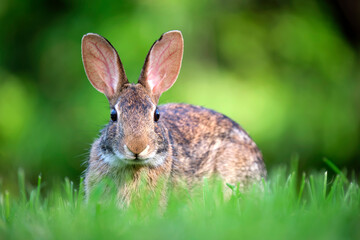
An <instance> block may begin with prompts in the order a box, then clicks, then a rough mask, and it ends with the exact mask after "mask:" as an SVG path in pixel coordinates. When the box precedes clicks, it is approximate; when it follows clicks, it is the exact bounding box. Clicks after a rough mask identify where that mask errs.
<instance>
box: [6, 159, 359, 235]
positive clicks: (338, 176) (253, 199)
mask: <svg viewBox="0 0 360 240" xmlns="http://www.w3.org/2000/svg"><path fill="white" fill-rule="evenodd" d="M328 163H329V173H328V172H327V171H323V172H314V173H309V174H306V173H302V174H300V175H299V173H298V172H297V169H296V164H293V167H290V169H288V170H287V169H286V168H285V167H278V168H275V169H273V170H271V171H270V173H269V176H268V179H267V180H264V181H263V182H262V183H259V184H256V185H253V186H252V187H251V188H250V189H249V190H248V191H246V192H240V191H238V189H237V187H236V186H233V185H229V184H228V185H224V184H223V183H221V182H219V181H210V180H209V179H204V180H203V182H202V184H201V186H199V187H197V188H193V189H191V190H189V189H186V188H176V189H171V190H170V191H169V199H168V204H167V207H163V206H161V204H159V201H160V197H159V194H157V192H156V191H155V192H154V193H153V194H147V193H146V191H144V194H141V196H140V197H138V198H134V200H133V201H132V203H131V205H130V206H129V207H128V208H126V209H122V208H119V207H118V206H117V205H116V203H115V200H114V199H115V197H114V196H113V195H112V194H111V193H110V194H107V195H106V197H104V195H103V190H104V186H105V185H104V184H99V186H97V188H96V189H95V190H94V192H93V194H92V195H91V196H90V199H89V200H88V201H85V200H84V191H83V184H82V180H80V183H75V184H74V183H73V182H71V181H70V180H68V179H65V181H63V182H59V183H58V185H57V186H55V187H53V188H52V189H44V188H46V186H45V187H43V184H42V181H44V180H43V179H42V178H41V176H39V178H38V184H37V186H33V187H32V188H31V187H29V186H25V181H24V179H25V176H24V172H23V171H22V170H20V171H19V172H18V184H19V187H18V189H19V192H18V193H9V192H8V191H7V190H5V189H1V190H0V239H122V238H123V239H327V240H329V239H359V238H360V228H358V226H359V223H360V190H359V183H358V181H356V180H355V179H354V178H353V179H349V178H347V177H346V176H345V173H343V172H341V171H339V170H338V169H337V168H336V166H334V165H332V164H331V162H328ZM294 166H295V167H294ZM75 185H77V187H75ZM224 188H230V189H231V191H232V195H231V197H227V199H224V195H223V191H224ZM43 192H45V193H43Z"/></svg>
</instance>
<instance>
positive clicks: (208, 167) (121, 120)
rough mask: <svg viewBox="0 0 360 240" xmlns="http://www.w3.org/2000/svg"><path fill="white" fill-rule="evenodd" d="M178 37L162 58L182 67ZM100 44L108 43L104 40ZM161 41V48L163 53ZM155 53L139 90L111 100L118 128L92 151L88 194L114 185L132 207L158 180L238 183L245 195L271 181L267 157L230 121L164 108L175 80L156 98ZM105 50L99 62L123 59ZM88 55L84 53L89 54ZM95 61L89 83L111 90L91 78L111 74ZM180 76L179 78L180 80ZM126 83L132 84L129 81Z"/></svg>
mask: <svg viewBox="0 0 360 240" xmlns="http://www.w3.org/2000/svg"><path fill="white" fill-rule="evenodd" d="M176 34H177V33H173V32H169V33H167V35H165V40H161V39H160V40H158V41H157V42H155V44H154V45H155V46H156V47H157V48H158V49H160V50H161V51H165V50H166V49H167V48H169V49H171V51H178V52H176V54H172V53H170V54H169V56H170V60H171V61H173V62H176V61H181V58H179V51H180V50H181V51H182V49H181V48H180V47H181V46H182V45H181V44H182V42H180V40H179V36H178V35H176ZM99 37H100V36H99ZM84 38H85V37H84ZM93 39H95V40H93ZM99 39H100V40H101V43H103V42H102V41H103V40H102V38H101V37H100V38H99ZM168 39H170V40H168ZM181 39H182V38H181ZM100 40H99V41H100ZM84 41H86V39H85V40H83V42H84ZM91 41H95V43H96V37H93V35H92V36H91ZM159 41H160V43H161V44H162V45H156V43H158V42H159ZM172 42H175V45H174V43H172ZM166 44H167V45H166ZM171 44H173V45H171ZM176 44H177V45H176ZM83 45H85V44H83ZM154 45H153V47H152V48H151V49H150V52H149V54H148V56H147V58H146V61H145V64H144V68H143V71H142V74H141V76H140V80H139V83H137V84H130V83H128V82H127V81H126V82H123V83H121V84H120V85H121V86H118V85H115V87H116V89H118V90H116V91H114V92H115V94H111V95H109V94H107V97H108V99H109V103H110V108H111V109H115V110H116V112H117V120H116V121H112V120H111V121H110V122H109V124H108V125H107V126H106V127H105V128H104V129H103V130H102V132H101V135H100V137H99V138H98V139H97V140H96V141H95V142H94V143H93V145H92V148H91V153H90V159H89V165H88V168H87V171H86V176H85V186H86V193H87V194H89V192H90V191H91V189H92V188H93V186H94V184H96V183H97V182H99V181H100V180H101V179H103V178H104V177H110V178H111V179H113V180H114V181H115V183H116V186H117V189H118V198H119V202H121V203H125V204H129V203H130V200H131V199H130V196H131V195H132V194H134V193H137V192H138V189H139V184H140V178H141V176H144V177H145V180H146V182H147V185H148V188H149V189H154V188H155V186H156V185H157V183H158V182H159V179H163V180H165V182H168V183H176V182H178V180H181V181H185V182H186V183H187V184H188V185H189V186H191V185H193V184H194V183H196V182H197V181H199V180H201V179H202V178H203V177H210V176H214V175H217V176H220V177H221V178H222V179H223V180H224V181H225V182H226V183H231V184H237V183H239V184H240V187H241V188H244V187H246V186H247V185H249V184H250V183H252V182H254V181H260V180H261V178H264V177H266V169H265V165H264V162H263V159H262V155H261V152H260V151H259V149H258V148H257V146H256V144H255V143H254V142H253V140H252V139H251V138H250V137H249V135H248V134H247V133H246V132H245V131H244V130H243V129H242V128H241V127H240V126H239V125H238V124H237V123H235V122H234V121H232V120H231V119H229V118H228V117H226V116H224V115H222V114H220V113H218V112H215V111H213V110H209V109H206V108H203V107H199V106H193V105H188V104H166V105H161V106H157V102H158V99H159V97H160V95H159V94H161V92H160V93H159V90H158V89H160V90H161V91H165V90H167V89H168V88H169V86H171V85H172V84H173V82H174V81H175V79H176V78H175V79H174V80H171V81H170V80H169V82H165V83H161V84H162V85H163V86H164V87H162V86H161V85H159V86H160V87H159V86H157V88H158V89H157V92H153V91H154V90H153V88H151V84H149V83H148V80H147V78H146V77H147V74H146V71H147V69H148V68H150V69H151V66H152V65H151V64H154V63H148V58H149V55H150V56H151V54H155V53H156V54H158V55H159V52H160V50H156V49H155V50H152V49H153V48H154ZM180 45H181V46H180ZM163 46H165V47H163ZM169 46H170V47H169ZM105 48H106V49H105V50H106V51H105V50H102V49H100V50H99V51H101V54H98V55H102V56H103V54H102V53H103V52H105V53H107V54H108V52H110V54H109V55H111V56H116V55H117V54H115V53H116V51H115V50H114V49H113V48H112V47H111V45H109V46H108V47H106V46H105ZM163 49H165V50H163ZM174 49H175V50H174ZM179 49H180V50H179ZM86 51H87V50H86V49H85V50H84V49H83V52H85V54H86ZM112 51H115V53H113V52H112ZM153 51H157V52H155V53H153ZM181 54H182V53H181ZM95 56H97V55H96V54H95ZM156 56H157V55H156ZM172 56H175V57H172ZM160 57H161V55H160ZM83 58H84V54H83ZM168 58H169V57H168ZM172 58H174V59H172ZM92 61H93V59H89V61H88V62H90V64H93V66H90V67H89V68H90V69H87V68H86V67H85V68H86V70H87V74H88V77H89V80H90V81H94V83H93V85H94V86H95V87H96V86H105V84H103V83H102V82H101V80H98V78H95V77H93V76H92V74H93V73H94V72H96V71H99V70H98V69H104V67H103V66H100V67H98V66H97V65H96V64H98V63H97V62H96V61H95V63H93V62H92ZM102 62H103V61H102ZM119 62H120V60H119ZM88 65H89V64H88ZM149 65H150V67H149ZM119 67H120V70H119V72H120V73H122V72H123V73H122V74H124V71H123V69H122V65H121V62H120V66H119ZM177 67H179V66H178V65H177V66H176V68H177ZM176 68H174V69H173V70H172V71H173V72H175V71H176ZM160 70H161V69H160ZM149 71H150V70H149ZM165 71H166V68H165ZM173 72H172V73H173ZM165 75H166V74H165ZM176 76H177V75H176ZM120 77H121V78H122V79H126V77H125V76H120ZM92 79H95V80H92ZM161 79H163V78H161ZM172 81H173V82H172ZM105 82H106V80H105ZM106 83H107V82H106ZM105 88H106V86H105ZM97 89H98V88H97ZM164 89H165V90H164ZM98 90H99V91H101V92H113V91H112V89H110V90H109V89H103V88H101V89H98ZM156 108H157V109H158V111H159V113H160V119H159V120H158V121H154V112H155V109H156ZM138 194H140V193H138ZM164 194H165V193H164Z"/></svg>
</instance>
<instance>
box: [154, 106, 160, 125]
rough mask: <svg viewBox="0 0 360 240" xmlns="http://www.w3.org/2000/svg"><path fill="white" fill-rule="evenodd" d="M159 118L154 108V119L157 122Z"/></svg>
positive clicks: (157, 111)
mask: <svg viewBox="0 0 360 240" xmlns="http://www.w3.org/2000/svg"><path fill="white" fill-rule="evenodd" d="M159 118H160V113H159V110H158V109H157V108H156V109H155V112H154V121H155V122H157V121H158V120H159Z"/></svg>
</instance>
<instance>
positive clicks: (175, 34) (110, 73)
mask: <svg viewBox="0 0 360 240" xmlns="http://www.w3.org/2000/svg"><path fill="white" fill-rule="evenodd" d="M182 55H183V38H182V35H181V32H179V31H170V32H167V33H164V34H163V35H162V36H161V37H160V39H159V40H157V41H156V42H155V43H154V44H153V45H152V47H151V49H150V51H149V53H148V55H147V57H146V59H145V63H144V66H143V68H142V71H141V74H140V78H139V81H138V83H137V84H131V83H129V82H128V80H127V77H126V75H125V71H124V68H123V65H122V63H121V61H120V58H119V56H118V53H117V52H116V50H115V49H114V47H113V46H112V45H111V44H110V43H109V42H108V41H107V40H106V39H105V38H103V37H101V36H100V35H97V34H93V33H89V34H86V35H85V36H84V37H83V39H82V60H83V63H84V68H85V72H86V75H87V77H88V79H89V81H90V82H91V84H92V85H93V86H94V87H95V88H96V89H97V90H98V91H99V92H101V93H103V94H105V95H106V97H107V99H108V101H109V104H110V113H111V119H110V122H109V124H108V125H107V126H106V127H105V128H104V129H103V130H102V132H101V136H100V138H99V141H100V144H99V149H98V150H97V151H98V152H97V154H98V155H99V156H100V158H99V159H103V160H104V161H105V162H107V163H108V164H109V165H112V166H118V165H134V164H147V165H152V166H157V165H160V164H162V162H163V161H164V160H165V158H166V155H167V149H168V141H167V138H166V136H165V132H166V129H165V128H164V127H163V126H162V124H161V116H160V112H159V110H158V109H157V103H158V100H159V98H160V95H161V94H162V93H163V92H164V91H166V90H168V89H169V88H170V87H171V86H172V85H173V84H174V82H175V81H176V79H177V76H178V74H179V71H180V67H181V61H182Z"/></svg>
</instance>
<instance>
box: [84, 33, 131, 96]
mask: <svg viewBox="0 0 360 240" xmlns="http://www.w3.org/2000/svg"><path fill="white" fill-rule="evenodd" d="M81 54H82V60H83V63H84V68H85V72H86V75H87V77H88V79H89V81H90V82H91V84H92V85H93V86H94V87H95V88H96V89H97V90H98V91H99V92H102V93H104V94H105V95H106V97H107V98H108V99H111V98H113V97H114V96H115V95H116V93H117V92H118V91H119V90H120V88H121V86H122V85H123V84H125V83H128V80H127V78H126V75H125V71H124V68H123V66H122V63H121V61H120V58H119V56H118V53H117V52H116V50H115V49H114V47H113V46H112V45H111V44H110V43H109V42H108V41H107V40H106V39H105V38H103V37H102V36H100V35H98V34H94V33H88V34H86V35H84V36H83V38H82V41H81Z"/></svg>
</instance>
